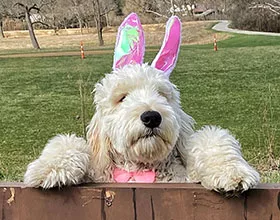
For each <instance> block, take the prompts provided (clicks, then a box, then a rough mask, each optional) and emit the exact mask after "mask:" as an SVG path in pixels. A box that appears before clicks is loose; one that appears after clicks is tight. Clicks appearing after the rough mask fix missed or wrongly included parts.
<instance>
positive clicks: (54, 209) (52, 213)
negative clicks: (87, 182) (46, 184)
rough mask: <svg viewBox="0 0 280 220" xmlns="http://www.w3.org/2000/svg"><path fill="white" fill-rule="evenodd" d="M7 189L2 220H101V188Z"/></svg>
mask: <svg viewBox="0 0 280 220" xmlns="http://www.w3.org/2000/svg"><path fill="white" fill-rule="evenodd" d="M6 189H7V190H6V192H5V193H4V197H3V198H4V204H3V206H2V207H3V208H2V209H3V212H4V217H2V220H4V219H5V220H10V219H11V220H13V219H16V220H33V219H34V220H49V219H53V220H56V219H57V220H58V219H101V212H100V210H101V205H102V204H101V199H100V198H101V189H82V190H79V188H65V189H62V190H59V189H52V190H46V191H44V190H40V189H31V188H25V189H24V188H14V187H9V188H6Z"/></svg>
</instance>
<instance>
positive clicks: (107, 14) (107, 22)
mask: <svg viewBox="0 0 280 220" xmlns="http://www.w3.org/2000/svg"><path fill="white" fill-rule="evenodd" d="M105 18H106V25H107V27H110V26H111V25H110V21H109V13H106V14H105Z"/></svg>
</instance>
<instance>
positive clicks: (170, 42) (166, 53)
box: [151, 16, 181, 78]
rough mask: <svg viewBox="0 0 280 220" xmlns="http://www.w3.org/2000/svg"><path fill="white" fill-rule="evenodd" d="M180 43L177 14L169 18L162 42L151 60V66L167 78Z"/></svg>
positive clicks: (175, 59) (174, 62)
mask: <svg viewBox="0 0 280 220" xmlns="http://www.w3.org/2000/svg"><path fill="white" fill-rule="evenodd" d="M180 43H181V22H180V20H179V18H178V17H177V16H172V17H171V18H169V20H168V22H167V24H166V31H165V37H164V41H163V44H162V46H161V49H160V51H159V52H158V54H157V56H156V58H155V59H154V61H153V62H152V65H151V66H153V67H155V68H156V69H158V70H161V71H163V74H164V75H166V76H167V77H168V78H169V76H170V74H171V72H172V70H173V69H174V67H175V65H176V62H177V57H178V53H179V47H180Z"/></svg>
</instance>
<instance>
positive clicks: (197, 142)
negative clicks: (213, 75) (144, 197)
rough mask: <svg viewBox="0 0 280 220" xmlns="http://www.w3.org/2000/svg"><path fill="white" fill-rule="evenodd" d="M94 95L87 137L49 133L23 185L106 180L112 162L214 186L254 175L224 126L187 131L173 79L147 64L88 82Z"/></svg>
mask: <svg viewBox="0 0 280 220" xmlns="http://www.w3.org/2000/svg"><path fill="white" fill-rule="evenodd" d="M94 102H95V105H96V112H95V114H94V116H93V118H92V121H91V122H90V125H89V126H88V134H87V139H88V140H87V143H86V142H85V141H84V140H83V139H81V138H78V137H76V136H74V135H71V136H69V135H67V136H63V135H60V136H57V137H55V138H54V139H52V140H50V141H49V143H48V144H47V145H46V147H45V149H44V151H43V152H42V155H41V156H40V157H39V159H37V160H35V161H34V162H32V163H31V164H30V165H29V166H28V168H27V172H26V174H25V178H24V182H25V183H26V184H27V185H29V186H33V187H39V186H40V187H43V188H50V187H54V186H61V185H71V184H77V183H80V182H83V181H85V180H86V179H90V180H91V181H94V182H113V181H114V180H113V178H112V171H113V169H114V168H115V167H118V168H121V169H124V170H127V171H135V170H144V169H153V170H155V171H156V182H201V184H202V185H203V186H205V187H206V188H208V189H213V190H217V191H220V190H223V191H234V190H241V191H243V190H247V189H248V188H250V187H254V186H255V185H256V184H257V183H258V181H259V174H258V173H257V172H256V171H255V170H254V169H253V168H252V167H250V166H249V164H248V163H247V162H246V161H245V160H244V159H243V157H242V155H241V151H240V144H239V143H238V141H237V140H236V139H235V138H234V137H233V136H232V135H231V134H229V132H228V131H227V130H223V129H220V128H217V127H209V126H208V127H204V128H202V129H201V130H199V131H196V132H195V131H194V130H193V124H194V120H193V119H192V117H190V116H189V115H187V114H186V113H185V112H183V111H182V109H181V106H180V97H179V92H178V90H177V89H176V86H175V85H173V84H172V83H171V82H170V81H169V80H168V79H167V78H166V77H165V76H164V75H163V74H161V72H160V71H158V70H156V69H155V68H153V67H151V66H148V65H146V64H142V65H140V64H136V65H127V66H125V67H124V68H121V69H118V70H115V71H113V72H112V73H111V74H107V75H106V76H105V78H104V79H103V80H101V82H99V83H97V84H96V87H95V97H94ZM150 110H153V111H157V112H159V113H160V115H161V116H162V122H161V124H160V125H159V126H158V127H157V128H154V129H152V130H151V129H148V128H147V127H145V125H144V124H143V123H142V121H141V120H140V115H141V114H142V113H143V112H145V111H150Z"/></svg>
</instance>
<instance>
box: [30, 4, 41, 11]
mask: <svg viewBox="0 0 280 220" xmlns="http://www.w3.org/2000/svg"><path fill="white" fill-rule="evenodd" d="M33 9H34V10H37V12H39V11H40V8H38V7H37V4H34V5H32V6H31V7H30V8H29V9H28V12H30V11H31V10H33Z"/></svg>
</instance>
